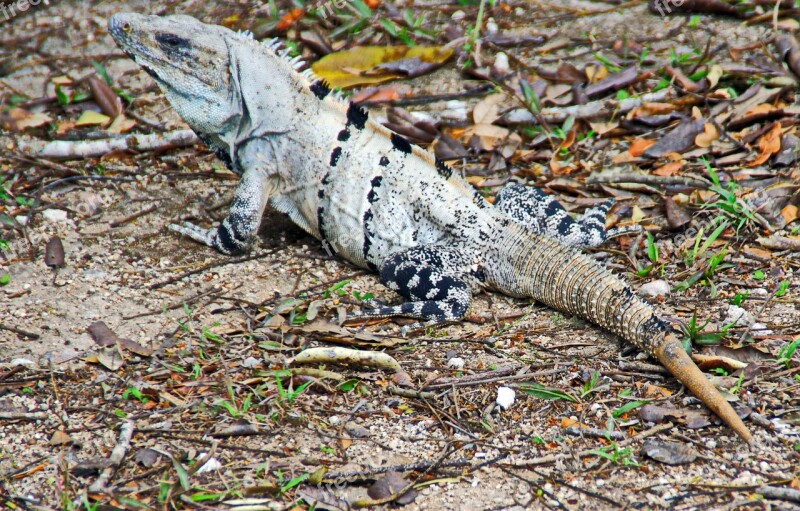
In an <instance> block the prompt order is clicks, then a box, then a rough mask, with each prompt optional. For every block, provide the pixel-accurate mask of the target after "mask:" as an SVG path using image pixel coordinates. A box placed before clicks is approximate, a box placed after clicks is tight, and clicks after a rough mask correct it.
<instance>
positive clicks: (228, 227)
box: [169, 169, 270, 255]
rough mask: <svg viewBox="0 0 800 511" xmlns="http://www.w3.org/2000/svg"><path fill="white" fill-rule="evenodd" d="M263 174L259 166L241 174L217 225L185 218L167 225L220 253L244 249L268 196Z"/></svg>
mask: <svg viewBox="0 0 800 511" xmlns="http://www.w3.org/2000/svg"><path fill="white" fill-rule="evenodd" d="M266 176H267V174H266V173H265V172H262V171H261V170H259V169H252V170H248V171H246V172H245V173H244V175H242V179H241V181H239V186H237V187H236V193H235V194H234V196H233V202H232V203H231V208H230V211H229V213H228V216H227V217H225V219H224V220H223V221H222V223H220V224H219V225H218V226H216V227H212V228H210V229H205V228H203V227H199V226H196V225H194V224H191V223H189V222H184V223H183V225H176V224H172V225H170V226H169V228H170V229H171V230H173V231H175V232H179V233H181V234H184V235H186V236H189V237H190V238H192V239H193V240H195V241H199V242H200V243H202V244H204V245H207V246H209V247H212V248H215V249H217V250H218V251H219V252H221V253H223V254H227V255H235V254H241V253H243V252H245V251H246V250H247V248H248V247H249V246H250V243H251V242H252V241H253V238H255V235H256V233H257V232H258V227H259V225H260V224H261V215H262V214H263V213H264V208H265V207H266V205H267V199H269V190H270V189H269V182H268V179H267V177H266Z"/></svg>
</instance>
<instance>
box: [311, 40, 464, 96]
mask: <svg viewBox="0 0 800 511" xmlns="http://www.w3.org/2000/svg"><path fill="white" fill-rule="evenodd" d="M452 54H453V49H452V48H445V47H443V46H414V47H411V48H409V47H407V46H358V47H356V48H352V49H350V50H346V51H338V52H336V53H331V54H329V55H326V56H325V57H323V58H321V59H320V60H318V61H316V62H314V64H313V65H312V66H311V69H312V70H313V71H314V73H316V74H317V76H319V77H320V78H323V79H325V80H326V81H327V82H328V83H329V84H330V85H331V86H332V87H341V88H348V87H355V86H358V85H372V84H376V83H383V82H386V81H389V80H395V79H397V78H403V77H404V76H406V73H402V72H399V71H393V70H387V69H381V68H380V67H379V66H381V65H382V64H387V63H389V62H395V61H398V60H402V59H418V60H419V61H420V62H422V63H423V64H428V65H431V64H438V65H441V64H444V63H445V62H446V61H447V59H449V58H450V56H451V55H452Z"/></svg>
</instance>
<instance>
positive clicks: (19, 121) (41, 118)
mask: <svg viewBox="0 0 800 511" xmlns="http://www.w3.org/2000/svg"><path fill="white" fill-rule="evenodd" d="M52 120H53V118H52V117H50V116H49V115H47V114H43V113H31V112H28V111H27V110H23V109H22V108H17V107H14V108H12V109H10V110H9V111H8V112H6V113H5V115H2V116H0V123H1V124H2V127H4V128H5V129H7V130H9V131H22V130H24V129H26V128H38V127H39V126H42V125H43V124H47V123H48V122H50V121H52Z"/></svg>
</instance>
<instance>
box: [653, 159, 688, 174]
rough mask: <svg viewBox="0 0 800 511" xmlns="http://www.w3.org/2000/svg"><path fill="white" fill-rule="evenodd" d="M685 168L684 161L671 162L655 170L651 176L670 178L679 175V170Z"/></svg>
mask: <svg viewBox="0 0 800 511" xmlns="http://www.w3.org/2000/svg"><path fill="white" fill-rule="evenodd" d="M681 168H683V160H681V161H671V162H669V163H667V164H665V165H662V166H660V167H658V168H657V169H655V170H654V171H653V172H651V174H653V175H654V176H661V177H668V176H674V175H675V174H677V173H678V171H679V170H681Z"/></svg>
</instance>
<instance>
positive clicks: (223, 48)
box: [109, 13, 752, 442]
mask: <svg viewBox="0 0 800 511" xmlns="http://www.w3.org/2000/svg"><path fill="white" fill-rule="evenodd" d="M109 31H110V33H111V35H112V36H113V37H114V39H115V40H116V41H117V44H118V45H119V46H120V47H121V48H122V49H123V51H125V52H126V53H127V54H128V55H129V56H130V57H131V58H133V59H134V60H135V61H136V62H137V63H139V64H140V65H141V66H142V67H143V68H144V69H145V70H146V71H147V72H148V73H149V74H150V75H151V76H152V77H153V78H154V79H155V80H156V82H157V83H158V85H159V86H160V87H161V89H162V90H163V91H164V93H165V95H166V97H167V98H168V100H169V101H170V103H171V104H172V106H173V107H174V108H175V109H176V110H177V112H178V113H179V114H180V115H181V117H182V118H183V119H184V120H185V121H186V122H187V123H188V124H189V126H190V127H192V129H194V130H195V132H196V133H197V134H198V136H199V137H200V138H201V139H202V140H203V142H205V143H206V144H207V145H208V146H209V147H210V148H212V149H213V150H214V152H215V153H216V154H217V156H219V157H220V159H221V160H222V161H223V162H225V164H226V165H227V166H228V167H229V168H230V169H231V170H233V171H234V172H236V173H237V174H239V175H240V176H241V181H240V183H239V186H238V187H237V190H236V193H235V196H234V200H233V203H232V205H231V209H230V213H229V215H228V216H227V217H226V218H225V219H224V220H223V222H222V223H221V224H220V225H219V226H216V227H212V228H211V229H203V228H200V227H197V226H194V225H191V224H184V225H183V226H172V228H173V229H174V230H176V231H178V232H180V233H183V234H186V235H188V236H190V237H192V238H193V239H195V240H197V241H199V242H201V243H204V244H206V245H208V246H210V247H214V248H216V249H217V250H219V251H220V252H223V253H226V254H233V253H239V252H242V251H244V250H246V249H247V247H248V246H249V244H250V242H251V241H252V239H253V238H254V236H255V235H256V233H257V231H258V227H259V224H260V222H261V215H262V213H263V211H264V208H265V207H266V206H267V205H269V206H270V207H272V208H274V209H276V210H278V211H281V212H283V213H286V214H287V215H288V216H289V217H290V218H291V219H292V220H293V221H294V222H295V223H296V224H297V225H299V226H300V227H302V228H303V229H304V230H306V231H307V232H309V233H310V234H311V235H313V236H315V237H316V238H318V239H320V240H321V241H322V242H323V243H324V244H325V245H326V246H328V247H329V248H330V249H331V250H332V251H333V252H335V253H336V254H338V255H339V256H341V257H343V258H345V259H347V260H348V261H351V262H352V263H354V264H356V265H359V266H362V267H365V268H369V269H371V270H373V271H376V272H379V274H380V279H381V282H383V283H384V284H385V285H387V286H388V287H389V288H391V289H393V290H394V291H396V292H397V293H398V294H400V295H401V296H403V297H404V298H405V299H406V301H405V303H402V304H400V305H397V306H390V307H379V308H376V309H374V310H363V311H361V312H358V313H355V314H354V315H353V316H356V317H362V316H408V317H413V318H416V319H418V320H420V321H423V322H424V323H425V324H426V325H430V324H438V323H443V322H448V321H457V320H459V319H461V318H463V317H464V315H465V314H466V313H467V311H468V309H469V305H470V302H471V299H472V296H473V293H475V292H476V291H477V290H479V289H490V290H494V291H498V292H501V293H504V294H507V295H510V296H515V297H528V298H534V299H536V300H538V301H541V302H543V303H545V304H547V305H549V306H551V307H553V308H556V309H558V310H560V311H562V312H566V313H569V314H575V315H578V316H580V317H582V318H585V319H588V320H590V321H592V322H594V323H596V324H598V325H600V326H602V327H604V328H606V329H608V330H610V331H612V332H614V333H616V334H618V335H620V336H621V337H623V338H624V339H625V340H627V341H628V342H631V343H633V344H634V345H636V346H637V347H639V348H640V349H642V350H644V351H646V352H648V353H650V354H652V355H654V356H655V357H656V358H658V360H659V361H660V362H661V363H662V364H663V365H664V366H665V367H667V368H668V369H669V370H670V371H671V372H672V373H673V374H674V375H675V376H676V377H677V378H678V379H679V380H680V381H681V382H683V383H684V384H685V385H686V386H687V388H689V390H690V391H692V392H693V393H694V394H695V395H696V396H698V397H699V398H700V399H701V400H702V401H703V402H704V403H705V404H706V405H707V406H708V407H709V408H710V409H711V410H712V411H714V412H715V413H716V414H717V415H718V416H719V417H720V418H721V419H722V420H723V421H724V422H725V423H726V424H728V425H729V426H730V427H731V428H732V429H733V430H734V431H735V432H736V433H737V434H738V435H739V436H741V437H742V438H743V439H745V440H747V441H748V442H750V441H752V437H751V435H750V433H749V432H748V430H747V428H746V427H745V425H744V424H743V423H742V421H741V419H739V417H738V416H737V415H736V413H735V412H734V411H733V409H732V408H731V407H730V405H729V404H728V403H727V402H726V401H725V400H724V398H723V397H722V396H721V395H720V394H719V392H718V391H717V390H716V389H715V388H714V387H713V385H712V384H711V383H710V382H709V381H708V380H707V379H706V377H705V376H704V375H703V373H702V372H701V371H700V370H699V369H698V368H697V367H696V366H695V365H694V363H693V362H692V361H691V359H690V358H689V357H688V356H687V355H686V353H685V351H684V350H683V347H682V345H681V344H680V342H679V341H678V340H677V339H676V338H675V336H674V335H673V334H672V332H671V329H670V328H669V326H668V325H667V324H666V323H665V322H664V321H662V320H661V319H660V318H659V317H658V316H657V315H656V314H655V313H654V312H653V310H652V308H651V307H650V305H648V304H647V303H645V302H643V301H642V300H641V299H639V298H638V297H637V296H636V295H635V294H634V293H633V292H632V291H631V289H630V288H629V287H628V286H627V285H626V284H625V283H624V282H622V281H621V280H620V279H618V278H617V277H615V276H614V275H613V274H612V273H611V272H610V271H609V270H608V269H607V268H605V267H604V266H602V265H600V264H598V263H597V262H596V261H595V260H593V259H591V258H590V257H588V256H587V255H585V254H583V253H581V252H580V251H579V250H577V249H578V248H582V247H586V246H597V245H599V244H601V243H602V242H603V241H604V240H605V239H606V237H607V235H608V234H613V233H606V231H605V215H606V213H607V211H608V208H609V207H610V206H611V203H610V202H608V203H605V204H603V205H601V206H598V207H596V208H593V209H591V210H589V211H587V212H586V213H585V214H584V215H583V216H582V217H581V218H579V219H578V220H574V219H572V217H570V216H569V215H568V214H567V213H566V212H565V211H564V210H563V208H562V207H561V206H560V205H559V204H558V203H557V202H556V201H555V200H553V199H552V198H551V197H549V196H547V195H546V194H544V193H542V192H541V191H539V190H537V189H535V188H532V187H525V186H521V185H509V186H506V187H505V188H504V189H503V190H502V191H501V192H500V193H499V194H498V196H497V198H496V200H495V204H494V205H492V204H490V203H488V202H487V201H486V200H485V199H484V198H483V197H482V196H481V195H480V194H478V193H477V192H476V191H475V190H474V189H473V188H472V187H471V186H469V185H468V184H467V183H466V182H465V181H464V180H463V178H461V177H460V176H459V175H458V174H457V173H455V172H453V171H452V169H450V168H449V167H448V166H446V165H444V164H442V163H441V162H438V161H437V160H436V159H435V158H434V157H433V156H432V155H431V154H430V153H428V152H427V151H425V150H423V149H421V148H419V147H417V146H414V145H412V144H410V143H409V142H408V141H406V140H405V139H404V138H403V137H401V136H399V135H397V134H395V133H392V132H391V131H390V130H388V129H386V128H385V127H383V126H381V125H379V124H377V123H375V122H373V121H372V120H371V119H369V115H368V113H367V112H366V111H365V110H363V109H361V108H360V107H358V106H355V105H353V104H347V103H346V102H344V101H342V100H341V99H340V98H339V97H337V95H336V94H334V93H331V91H330V89H329V88H328V87H327V86H326V85H325V83H324V82H323V81H321V80H319V79H317V78H316V77H314V76H313V75H312V74H311V73H310V72H308V71H304V72H302V73H301V72H298V71H297V70H296V68H297V67H299V64H300V62H299V60H298V59H290V58H288V56H287V54H286V51H285V50H281V49H279V46H278V44H277V43H276V42H270V43H259V42H257V41H254V40H253V39H252V37H250V36H249V35H248V34H243V33H235V32H233V31H231V30H228V29H226V28H224V27H220V26H216V25H207V24H204V23H201V22H199V21H198V20H196V19H194V18H191V17H188V16H169V17H157V16H145V15H140V14H132V13H126V14H117V15H114V16H113V17H112V18H111V20H110V22H109Z"/></svg>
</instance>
